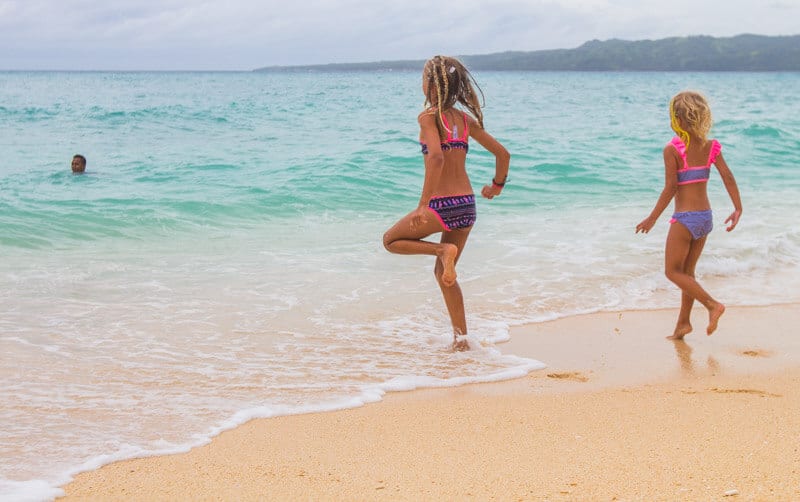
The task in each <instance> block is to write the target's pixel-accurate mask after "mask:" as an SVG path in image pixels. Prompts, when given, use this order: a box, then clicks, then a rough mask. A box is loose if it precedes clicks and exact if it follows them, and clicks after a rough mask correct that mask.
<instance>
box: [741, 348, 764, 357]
mask: <svg viewBox="0 0 800 502" xmlns="http://www.w3.org/2000/svg"><path fill="white" fill-rule="evenodd" d="M739 354H741V355H743V356H747V357H769V356H771V355H772V354H770V353H769V352H768V351H766V350H761V349H753V350H743V351H741V352H739Z"/></svg>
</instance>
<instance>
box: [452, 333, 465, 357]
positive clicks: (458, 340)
mask: <svg viewBox="0 0 800 502" xmlns="http://www.w3.org/2000/svg"><path fill="white" fill-rule="evenodd" d="M465 350H469V342H468V341H467V335H459V334H455V333H454V334H453V352H464V351H465Z"/></svg>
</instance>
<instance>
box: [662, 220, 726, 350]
mask: <svg viewBox="0 0 800 502" xmlns="http://www.w3.org/2000/svg"><path fill="white" fill-rule="evenodd" d="M691 248H692V234H691V233H689V230H688V229H687V228H686V227H685V226H683V225H682V224H680V223H674V224H672V225H670V229H669V233H668V234H667V245H666V250H665V253H664V272H665V274H666V276H667V278H668V279H669V280H670V281H672V282H674V283H675V285H676V286H678V287H679V288H681V291H682V292H683V294H686V295H687V296H688V297H689V298H693V299H695V300H697V301H699V302H700V303H702V304H703V306H704V307H705V308H706V309H708V327H707V328H706V334H709V335H710V334H711V333H713V332H714V330H716V329H717V322H718V321H719V318H720V317H721V316H722V314H723V313H724V312H725V306H724V305H723V304H721V303H719V302H718V301H716V300H715V299H714V298H712V297H711V295H710V294H708V293H707V292H706V290H705V289H703V287H702V286H700V284H699V283H698V282H697V281H696V280H695V278H694V277H693V276H692V275H689V274H687V273H686V263H687V260H688V258H689V253H690V250H691ZM700 252H702V248H700V250H699V252H698V253H697V257H698V258H699V255H700ZM694 262H695V264H696V263H697V259H695V260H694ZM681 303H682V305H683V302H681ZM687 304H688V301H687Z"/></svg>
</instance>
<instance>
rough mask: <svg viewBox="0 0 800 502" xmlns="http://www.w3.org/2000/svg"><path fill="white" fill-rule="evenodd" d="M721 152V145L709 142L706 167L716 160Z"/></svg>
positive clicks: (713, 140)
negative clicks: (709, 149) (709, 148)
mask: <svg viewBox="0 0 800 502" xmlns="http://www.w3.org/2000/svg"><path fill="white" fill-rule="evenodd" d="M721 152H722V145H720V144H719V141H717V140H715V139H712V140H711V151H709V152H708V163H707V164H706V165H708V166H710V165H711V164H713V163H714V162H715V161H716V160H717V155H719V154H720V153H721Z"/></svg>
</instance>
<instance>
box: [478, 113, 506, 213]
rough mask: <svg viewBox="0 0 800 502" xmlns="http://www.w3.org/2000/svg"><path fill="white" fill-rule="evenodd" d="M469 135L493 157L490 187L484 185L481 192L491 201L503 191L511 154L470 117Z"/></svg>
mask: <svg viewBox="0 0 800 502" xmlns="http://www.w3.org/2000/svg"><path fill="white" fill-rule="evenodd" d="M468 120H469V135H470V136H471V137H472V138H473V139H474V140H475V141H477V142H478V143H480V144H481V146H482V147H484V148H485V149H486V150H488V151H489V153H491V154H492V155H494V159H495V160H494V177H493V178H492V184H491V185H485V186H484V187H483V189H482V190H481V194H482V195H483V196H484V197H486V198H487V199H492V198H494V197H496V196H498V195H500V192H501V191H502V190H503V185H505V183H506V178H507V177H508V167H509V165H510V164H511V154H510V153H508V150H506V147H504V146H503V145H502V144H501V143H500V142H499V141H497V140H496V139H495V138H494V136H492V135H491V134H489V133H488V132H486V129H484V128H483V127H481V126H480V124H478V122H477V121H476V120H475V119H473V118H472V117H470V118H469V119H468Z"/></svg>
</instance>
